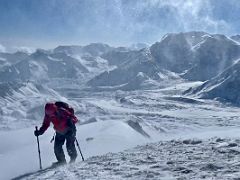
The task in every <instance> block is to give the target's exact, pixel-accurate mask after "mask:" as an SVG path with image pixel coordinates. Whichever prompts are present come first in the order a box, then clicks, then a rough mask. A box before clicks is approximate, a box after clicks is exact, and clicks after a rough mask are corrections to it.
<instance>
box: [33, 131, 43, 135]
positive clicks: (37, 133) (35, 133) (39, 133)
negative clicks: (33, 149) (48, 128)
mask: <svg viewBox="0 0 240 180" xmlns="http://www.w3.org/2000/svg"><path fill="white" fill-rule="evenodd" d="M42 134H43V133H42V132H41V131H40V130H35V131H34V135H35V136H40V135H42Z"/></svg>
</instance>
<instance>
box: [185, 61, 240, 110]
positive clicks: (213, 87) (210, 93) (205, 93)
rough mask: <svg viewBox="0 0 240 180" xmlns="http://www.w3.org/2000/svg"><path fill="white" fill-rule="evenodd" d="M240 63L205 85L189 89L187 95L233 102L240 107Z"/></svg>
mask: <svg viewBox="0 0 240 180" xmlns="http://www.w3.org/2000/svg"><path fill="white" fill-rule="evenodd" d="M239 84H240V61H238V62H236V63H235V64H234V65H232V66H231V67H229V68H227V69H226V70H225V71H224V72H223V73H221V74H220V75H218V76H216V77H214V78H212V79H211V80H209V81H207V82H205V83H204V84H203V85H201V86H199V87H197V88H193V89H189V90H188V91H186V93H188V94H189V93H190V94H195V95H198V96H200V97H201V98H209V99H214V98H218V99H219V100H222V101H227V102H231V103H234V104H238V105H240V88H239Z"/></svg>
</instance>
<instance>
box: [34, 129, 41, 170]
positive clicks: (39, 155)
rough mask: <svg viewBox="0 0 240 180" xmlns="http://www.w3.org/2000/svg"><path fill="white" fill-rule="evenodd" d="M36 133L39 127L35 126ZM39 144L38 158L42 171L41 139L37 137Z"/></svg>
mask: <svg viewBox="0 0 240 180" xmlns="http://www.w3.org/2000/svg"><path fill="white" fill-rule="evenodd" d="M35 128H36V131H38V127H37V126H35ZM37 144H38V157H39V165H40V169H41V170H42V160H41V152H40V145H39V139H38V136H37Z"/></svg>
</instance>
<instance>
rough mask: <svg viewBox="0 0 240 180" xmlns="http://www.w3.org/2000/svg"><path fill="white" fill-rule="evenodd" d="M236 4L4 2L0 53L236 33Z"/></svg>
mask: <svg viewBox="0 0 240 180" xmlns="http://www.w3.org/2000/svg"><path fill="white" fill-rule="evenodd" d="M239 9H240V2H239V1H237V0H220V1H214V0H206V1H201V0H150V1H148V0H138V1H127V0H42V1H37V0H20V1H19V0H11V1H8V0H2V1H1V2H0V27H1V33H0V44H1V45H2V46H3V47H2V46H0V49H2V50H3V49H4V47H7V48H8V47H15V46H16V47H35V48H53V47H56V46H57V45H74V44H76V45H84V44H89V43H94V42H102V43H107V44H110V45H113V46H121V45H129V44H133V43H138V42H141V43H148V44H151V43H154V42H156V41H158V40H160V39H161V37H162V36H163V35H164V34H166V33H177V32H187V31H205V32H209V33H220V34H225V35H235V34H238V32H239V31H238V28H239V27H240V20H239V19H238V12H239Z"/></svg>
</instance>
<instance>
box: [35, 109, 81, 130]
mask: <svg viewBox="0 0 240 180" xmlns="http://www.w3.org/2000/svg"><path fill="white" fill-rule="evenodd" d="M51 122H52V123H53V125H54V129H55V130H56V131H57V132H59V133H65V132H67V130H68V129H70V126H69V124H71V123H74V124H76V123H77V122H78V119H77V117H76V116H75V115H74V114H72V113H71V112H69V111H68V110H66V109H64V108H58V109H57V112H56V113H54V115H52V116H48V115H46V114H45V116H44V120H43V124H42V127H41V128H40V131H41V132H42V133H44V132H45V131H46V130H47V129H48V127H49V126H50V123H51Z"/></svg>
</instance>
